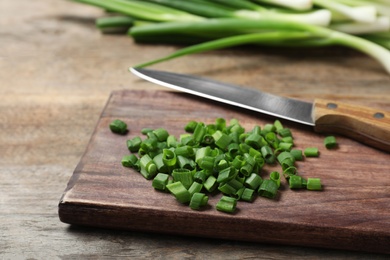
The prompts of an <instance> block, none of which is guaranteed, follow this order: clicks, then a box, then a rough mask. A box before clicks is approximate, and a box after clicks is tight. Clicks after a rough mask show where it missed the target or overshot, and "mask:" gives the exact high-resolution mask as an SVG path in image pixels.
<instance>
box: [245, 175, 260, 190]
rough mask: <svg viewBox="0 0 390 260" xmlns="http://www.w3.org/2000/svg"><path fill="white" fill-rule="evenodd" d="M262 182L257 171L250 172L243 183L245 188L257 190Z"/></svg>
mask: <svg viewBox="0 0 390 260" xmlns="http://www.w3.org/2000/svg"><path fill="white" fill-rule="evenodd" d="M262 182H263V179H262V178H261V177H260V176H259V175H258V174H257V173H252V174H251V175H250V176H249V177H248V178H246V179H245V182H244V185H245V187H247V188H250V189H253V190H257V189H258V188H259V187H260V185H261V183H262Z"/></svg>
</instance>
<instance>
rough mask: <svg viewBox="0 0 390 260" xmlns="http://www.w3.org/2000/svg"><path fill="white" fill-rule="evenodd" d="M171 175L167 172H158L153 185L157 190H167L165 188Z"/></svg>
mask: <svg viewBox="0 0 390 260" xmlns="http://www.w3.org/2000/svg"><path fill="white" fill-rule="evenodd" d="M168 180H169V175H168V174H165V173H158V174H157V175H156V177H154V179H153V182H152V187H153V188H155V189H156V190H161V191H165V188H166V186H167V184H168Z"/></svg>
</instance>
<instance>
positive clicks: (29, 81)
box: [0, 0, 390, 260]
mask: <svg viewBox="0 0 390 260" xmlns="http://www.w3.org/2000/svg"><path fill="white" fill-rule="evenodd" d="M104 15H105V13H104V12H102V11H101V10H99V9H97V8H93V7H87V6H84V5H80V4H77V3H73V2H72V1H52V0H39V1H30V0H18V1H14V0H2V1H0V96H1V102H0V258H1V259H7V260H8V259H12V260H13V259H65V260H66V259H119V258H121V259H122V258H131V259H145V258H146V259H184V258H185V259H207V258H208V259H223V260H225V259H246V258H249V259H258V258H260V257H261V258H265V259H288V260H289V259H291V258H294V259H362V260H363V259H364V260H365V259H388V255H383V254H376V253H362V252H353V251H349V250H334V249H318V248H309V247H305V246H303V245H299V246H285V245H280V244H267V243H247V242H245V243H244V242H239V241H236V240H220V239H211V238H203V237H202V238H196V237H188V236H181V235H166V234H159V233H154V232H153V233H149V232H141V231H139V232H138V231H137V232H136V231H124V230H111V229H99V228H95V227H91V228H87V227H81V226H77V225H67V224H64V223H62V222H61V221H60V220H59V218H58V201H59V199H60V197H61V195H62V193H63V191H64V189H65V187H66V184H67V183H68V181H69V179H70V178H71V176H72V174H73V171H74V169H75V167H76V165H77V164H78V163H79V161H80V158H81V157H82V155H83V153H84V151H85V148H86V146H87V145H88V142H89V140H90V138H91V135H92V134H93V131H94V129H95V126H96V123H97V121H98V119H99V117H100V114H101V111H102V109H103V107H104V105H105V103H106V101H107V99H108V97H109V95H110V93H111V92H112V91H114V90H123V89H129V90H136V89H148V90H157V89H162V88H160V87H158V86H156V85H153V84H150V83H148V82H145V81H142V80H139V79H138V78H137V77H134V76H133V75H131V74H130V73H129V72H128V70H127V68H128V67H129V66H133V65H135V64H139V63H141V62H145V61H148V60H152V59H156V58H158V57H162V56H164V55H167V54H169V53H171V52H172V51H174V50H177V49H178V48H179V46H173V45H143V44H135V43H134V42H133V41H132V40H131V39H130V38H129V37H127V36H126V35H113V34H107V35H106V34H101V33H100V32H98V31H97V30H96V27H95V24H94V22H95V19H96V18H98V17H101V16H104ZM158 67H159V69H166V68H169V69H170V70H171V71H174V72H179V73H188V74H197V75H200V76H205V77H211V78H215V79H218V80H221V81H226V82H231V83H235V84H238V85H245V86H247V87H251V88H254V89H262V90H264V91H267V92H270V93H274V94H279V95H285V96H288V97H296V98H299V99H304V100H313V99H314V98H319V97H320V98H328V99H332V100H337V101H340V102H346V103H353V104H361V105H366V106H370V107H374V108H379V109H383V110H387V111H390V88H389V86H390V77H389V76H388V75H387V74H386V73H384V71H383V69H382V68H381V67H380V65H378V64H377V63H376V62H375V61H374V60H372V59H370V58H368V57H366V56H365V55H361V54H359V53H356V52H353V51H350V50H346V49H339V48H329V49H328V48H326V49H320V50H314V49H313V50H309V51H301V50H274V49H268V48H265V49H254V48H247V47H240V48H234V49H227V50H220V51H214V52H208V53H204V54H197V55H191V56H189V57H183V58H180V59H178V60H174V61H172V62H169V63H163V64H161V65H160V66H158ZM121 144H122V143H121ZM342 151H343V150H342ZM344 156H346V155H344ZM370 160H372V159H371V158H369V159H367V158H366V159H365V161H364V162H367V161H368V162H369V161H370ZM374 161H375V158H374ZM364 162H362V164H364ZM357 163H359V162H357ZM378 163H380V162H378ZM335 164H336V166H337V167H341V169H343V171H344V172H345V174H348V175H349V176H354V172H352V171H350V170H349V169H348V167H344V166H343V164H342V163H341V162H339V161H336V162H335ZM383 167H385V166H383ZM369 175H370V176H374V178H375V175H376V173H373V172H372V173H370V174H369Z"/></svg>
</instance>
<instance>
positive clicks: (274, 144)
mask: <svg viewBox="0 0 390 260" xmlns="http://www.w3.org/2000/svg"><path fill="white" fill-rule="evenodd" d="M122 125H123V124H122ZM124 130H125V129H123V131H119V132H118V131H117V132H116V133H122V132H124ZM184 130H185V132H184V133H183V134H181V135H180V136H179V138H177V137H175V136H174V135H171V134H169V132H168V131H167V130H166V129H163V128H158V129H149V128H145V129H143V130H142V134H143V135H144V136H145V137H144V138H142V137H140V136H135V137H133V138H132V139H130V140H127V143H126V144H127V148H128V150H129V151H130V154H128V155H125V156H124V157H123V158H122V165H123V166H125V167H130V168H133V169H135V170H136V171H138V172H140V174H141V175H142V176H143V177H144V178H145V179H148V180H152V186H153V187H154V189H156V190H159V191H162V192H168V193H171V194H172V195H173V196H174V197H175V198H176V199H177V200H178V201H179V202H180V203H183V204H187V205H189V206H190V208H191V209H194V210H199V209H202V208H204V207H205V206H206V205H208V196H209V195H210V194H216V193H218V192H220V193H222V194H223V196H222V197H221V199H220V200H219V202H218V203H217V205H216V206H215V207H216V209H217V210H219V211H222V212H228V213H233V212H235V210H236V205H237V202H238V201H245V202H252V201H253V200H254V199H255V198H256V197H258V196H261V197H265V198H269V199H273V198H276V197H277V196H278V191H279V190H280V187H281V185H282V184H283V183H282V179H285V180H286V182H287V184H288V185H289V187H290V188H291V189H305V188H306V189H308V190H322V185H321V180H320V179H319V178H307V179H305V178H303V177H302V176H299V175H298V174H297V167H296V165H295V162H296V161H301V160H303V158H304V155H303V153H304V154H305V156H306V157H310V156H315V157H316V156H318V149H317V148H313V147H309V148H307V149H305V151H304V152H303V151H302V150H299V149H294V139H293V136H292V134H291V131H290V129H289V128H285V127H284V126H283V125H282V123H281V122H280V121H279V120H276V121H275V122H274V123H273V124H266V125H264V126H263V127H260V126H259V125H255V126H254V127H253V128H252V129H251V130H250V131H246V130H245V128H244V127H243V126H242V125H241V124H240V123H239V121H238V120H236V119H232V120H230V121H229V123H227V121H226V120H225V119H224V118H217V119H216V120H215V122H214V123H212V124H205V123H203V122H196V121H191V122H189V123H188V124H187V125H186V126H185V127H184ZM277 164H279V165H280V166H281V169H282V170H281V173H279V172H278V171H272V172H271V173H270V174H269V176H264V172H265V171H264V170H263V169H264V167H266V166H267V165H270V166H271V165H277Z"/></svg>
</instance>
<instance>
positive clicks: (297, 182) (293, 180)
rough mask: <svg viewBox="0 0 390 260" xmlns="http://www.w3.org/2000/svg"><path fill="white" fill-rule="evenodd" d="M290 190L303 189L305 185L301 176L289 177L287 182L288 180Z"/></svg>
mask: <svg viewBox="0 0 390 260" xmlns="http://www.w3.org/2000/svg"><path fill="white" fill-rule="evenodd" d="M288 183H289V186H290V189H301V188H304V187H305V186H306V185H304V184H305V182H304V181H303V178H302V177H301V176H297V175H291V176H290V178H289V180H288Z"/></svg>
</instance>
